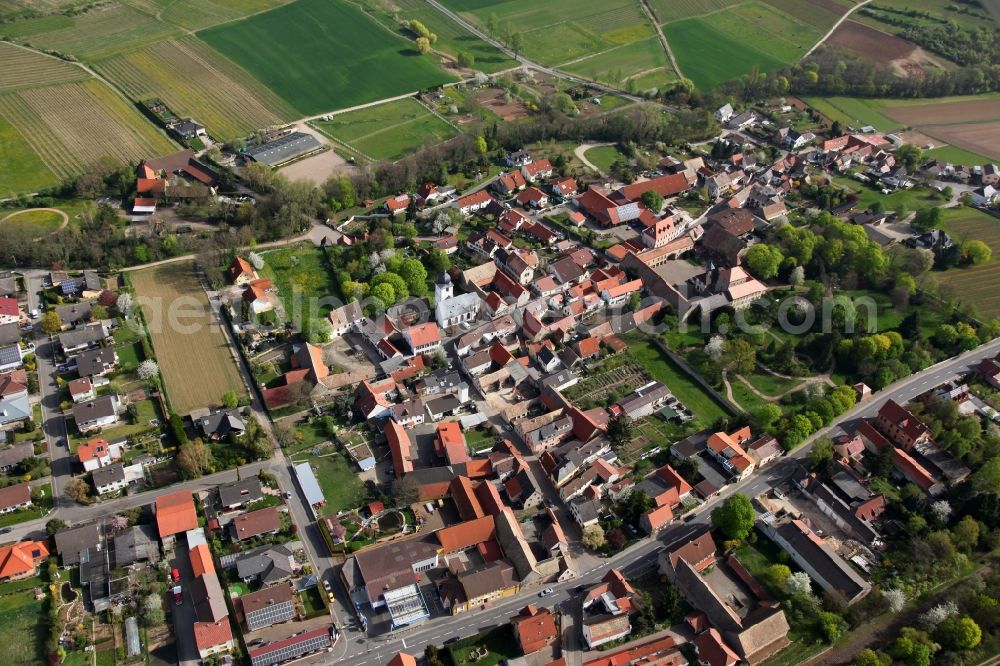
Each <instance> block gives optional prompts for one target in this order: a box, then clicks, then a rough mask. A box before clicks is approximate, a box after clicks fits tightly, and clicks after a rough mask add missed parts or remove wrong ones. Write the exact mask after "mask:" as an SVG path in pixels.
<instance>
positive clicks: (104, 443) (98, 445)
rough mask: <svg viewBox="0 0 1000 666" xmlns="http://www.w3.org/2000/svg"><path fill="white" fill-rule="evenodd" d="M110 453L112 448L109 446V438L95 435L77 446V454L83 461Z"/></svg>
mask: <svg viewBox="0 0 1000 666" xmlns="http://www.w3.org/2000/svg"><path fill="white" fill-rule="evenodd" d="M109 455H111V449H110V448H109V445H108V440H106V439H101V438H100V437H95V438H94V439H92V440H90V441H88V442H87V443H85V444H81V445H80V446H78V447H76V456H77V458H79V459H80V462H82V463H83V462H87V461H88V460H93V459H94V458H104V457H105V456H109Z"/></svg>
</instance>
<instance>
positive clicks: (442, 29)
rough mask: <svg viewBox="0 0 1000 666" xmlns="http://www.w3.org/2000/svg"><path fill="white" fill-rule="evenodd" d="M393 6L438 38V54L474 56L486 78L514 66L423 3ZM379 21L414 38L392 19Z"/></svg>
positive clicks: (397, 0)
mask: <svg viewBox="0 0 1000 666" xmlns="http://www.w3.org/2000/svg"><path fill="white" fill-rule="evenodd" d="M369 2H371V0H369ZM391 4H392V5H393V6H394V7H398V8H399V12H398V16H399V18H400V19H402V20H406V21H409V20H412V19H416V20H418V21H420V22H421V23H423V24H424V25H425V26H427V29H428V30H430V31H431V32H433V33H434V34H435V35H437V37H438V39H437V41H436V42H434V50H435V51H440V52H442V53H447V54H448V55H450V56H452V57H453V58H457V57H458V54H460V53H468V54H471V55H472V56H473V58H475V62H474V63H473V65H472V66H473V67H474V68H475V69H478V70H480V71H483V72H486V73H487V74H490V73H493V72H496V71H499V70H501V69H508V68H510V67H514V66H515V63H514V60H512V59H511V58H508V57H507V56H505V55H504V54H503V52H502V51H500V49H498V48H496V47H495V46H492V45H491V44H488V43H487V42H485V41H483V40H481V39H479V38H478V37H476V36H475V35H473V34H472V33H471V32H469V31H468V30H466V29H465V28H463V27H462V26H460V25H459V24H458V23H455V22H454V21H452V20H451V19H450V18H448V17H447V16H445V15H444V14H442V13H441V12H439V11H438V10H436V9H434V8H433V7H431V6H430V5H429V4H427V3H426V2H425V1H424V0H392V3H391ZM379 18H380V20H381V21H382V23H383V24H384V25H386V26H387V27H389V28H390V29H392V30H396V31H399V32H400V33H401V34H404V36H406V37H411V35H410V34H409V32H408V31H404V30H402V29H400V27H399V26H398V25H397V24H396V23H395V21H393V19H392V17H391V16H388V15H384V16H379Z"/></svg>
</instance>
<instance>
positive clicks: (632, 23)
mask: <svg viewBox="0 0 1000 666" xmlns="http://www.w3.org/2000/svg"><path fill="white" fill-rule="evenodd" d="M444 4H445V5H447V6H448V7H449V8H450V9H452V10H454V11H457V12H460V13H462V15H463V17H464V18H466V19H469V20H470V21H472V22H474V23H477V24H478V25H479V26H480V27H481V28H483V29H484V30H485V29H486V21H487V18H488V17H489V16H490V15H491V14H495V15H496V17H497V25H498V26H504V25H507V24H510V25H512V26H514V28H516V29H518V30H520V31H521V32H522V37H523V43H524V54H525V55H526V56H528V57H529V58H532V59H534V60H537V61H538V62H541V63H544V64H547V65H556V64H559V63H565V62H568V61H570V60H573V59H576V58H582V57H585V56H588V55H592V54H594V53H598V52H600V51H604V50H607V49H610V48H613V47H614V46H619V45H623V44H630V43H632V42H636V41H640V40H644V39H648V38H649V37H652V36H654V34H655V33H654V31H653V27H652V26H651V25H650V24H649V21H648V20H647V19H646V17H645V16H644V15H643V13H642V10H641V8H640V7H639V3H638V2H632V1H631V0H576V1H575V2H563V1H561V0H502V1H501V2H495V1H493V0H445V2H444ZM637 71H638V70H631V71H626V72H625V75H630V74H634V73H636V72H637Z"/></svg>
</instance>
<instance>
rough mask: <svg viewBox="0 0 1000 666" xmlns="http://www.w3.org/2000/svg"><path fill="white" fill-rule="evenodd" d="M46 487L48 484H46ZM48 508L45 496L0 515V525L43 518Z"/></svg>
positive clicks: (47, 500) (5, 525) (48, 504)
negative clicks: (27, 506) (25, 507)
mask: <svg viewBox="0 0 1000 666" xmlns="http://www.w3.org/2000/svg"><path fill="white" fill-rule="evenodd" d="M46 488H48V486H46ZM47 494H48V493H47ZM50 508H52V499H51V498H50V497H46V498H45V499H44V500H43V501H41V502H35V503H34V504H32V505H31V507H30V508H28V509H22V510H20V511H12V512H11V513H5V514H3V515H0V527H10V526H11V525H17V524H18V523H26V522H28V521H29V520H38V519H39V518H44V517H45V515H46V514H47V513H48V511H49V509H50ZM0 622H2V615H0Z"/></svg>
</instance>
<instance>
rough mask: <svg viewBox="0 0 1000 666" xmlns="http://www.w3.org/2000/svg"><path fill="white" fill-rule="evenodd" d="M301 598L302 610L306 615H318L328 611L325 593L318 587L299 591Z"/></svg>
mask: <svg viewBox="0 0 1000 666" xmlns="http://www.w3.org/2000/svg"><path fill="white" fill-rule="evenodd" d="M299 599H301V600H302V610H303V612H305V614H306V617H316V616H317V615H323V614H324V613H326V604H324V603H323V595H322V593H321V592H320V591H319V588H318V587H312V588H309V589H308V590H303V591H302V592H299Z"/></svg>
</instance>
